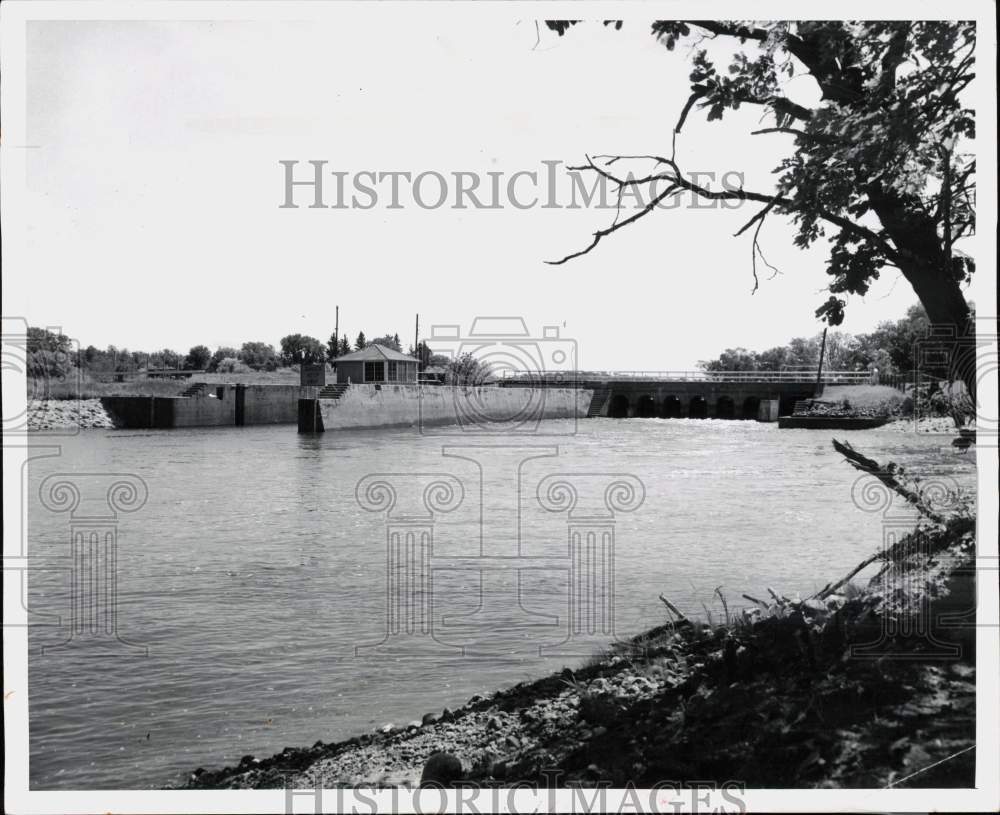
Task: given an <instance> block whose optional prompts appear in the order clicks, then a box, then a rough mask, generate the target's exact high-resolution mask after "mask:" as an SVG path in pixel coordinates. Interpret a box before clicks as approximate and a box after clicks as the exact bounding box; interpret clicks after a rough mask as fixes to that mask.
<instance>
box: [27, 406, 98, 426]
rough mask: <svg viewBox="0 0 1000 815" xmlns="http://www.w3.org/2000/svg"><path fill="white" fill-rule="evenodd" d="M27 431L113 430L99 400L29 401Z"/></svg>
mask: <svg viewBox="0 0 1000 815" xmlns="http://www.w3.org/2000/svg"><path fill="white" fill-rule="evenodd" d="M27 418H28V430H55V429H64V428H67V429H68V428H75V429H79V430H90V429H104V430H110V429H114V427H115V426H116V425H115V422H114V419H112V418H111V414H109V413H108V412H107V410H105V409H104V405H103V404H101V400H100V399H29V400H28V409H27Z"/></svg>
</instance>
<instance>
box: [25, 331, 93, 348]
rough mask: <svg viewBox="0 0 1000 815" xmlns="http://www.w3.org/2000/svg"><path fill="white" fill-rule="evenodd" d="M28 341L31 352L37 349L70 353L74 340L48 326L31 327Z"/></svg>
mask: <svg viewBox="0 0 1000 815" xmlns="http://www.w3.org/2000/svg"><path fill="white" fill-rule="evenodd" d="M27 341H28V347H27V351H28V353H29V354H31V353H34V352H35V351H51V352H54V353H61V354H68V353H69V352H70V351H71V348H72V341H71V340H70V338H69V337H67V336H66V335H65V334H56V333H54V332H52V331H49V330H48V329H47V328H35V327H29V328H28V334H27ZM91 347H93V346H91Z"/></svg>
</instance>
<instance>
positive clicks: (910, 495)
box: [833, 439, 944, 524]
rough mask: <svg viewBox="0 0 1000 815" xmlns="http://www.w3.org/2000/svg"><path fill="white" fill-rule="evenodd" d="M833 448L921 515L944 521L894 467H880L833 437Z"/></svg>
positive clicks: (936, 521) (855, 467) (939, 521)
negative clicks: (905, 482)
mask: <svg viewBox="0 0 1000 815" xmlns="http://www.w3.org/2000/svg"><path fill="white" fill-rule="evenodd" d="M833 449H834V450H836V451H837V452H838V453H840V454H841V455H842V456H843V457H844V458H846V459H847V461H848V462H849V463H850V465H851V466H852V467H854V469H856V470H860V471H861V472H863V473H867V474H868V475H870V476H873V477H874V478H877V479H878V480H879V481H881V482H882V483H883V484H885V485H886V486H887V487H888V488H889V489H891V490H892V491H893V492H895V493H896V494H897V495H900V496H902V497H903V499H904V500H906V501H907V502H908V503H910V504H912V505H913V508H914V509H916V510H917V512H919V513H920V514H921V515H924V516H925V517H927V518H929V519H930V520H932V521H934V523H938V524H940V523H944V518H943V517H941V515H939V514H938V513H937V512H934V510H932V509H931V508H930V507H928V506H927V505H926V504H925V503H924V502H923V501H921V500H920V496H919V495H917V493H915V492H914V491H913V490H911V489H909V488H908V487H905V486H904V485H903V484H901V483H900V482H899V480H898V479H897V478H896V476H895V475H894V473H895V468H894V467H882V466H881V465H880V464H879V463H878V462H877V461H875V460H874V459H870V458H868V457H867V456H863V455H861V453H859V452H858V451H857V450H855V449H854V448H853V447H851V445H850V444H848V443H847V442H846V441H845V442H839V441H837V440H836V439H833Z"/></svg>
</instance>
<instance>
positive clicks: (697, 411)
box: [688, 396, 708, 419]
mask: <svg viewBox="0 0 1000 815" xmlns="http://www.w3.org/2000/svg"><path fill="white" fill-rule="evenodd" d="M688 417H689V418H691V419H707V418H708V400H707V399H706V398H705V397H704V396H692V397H691V401H690V402H688Z"/></svg>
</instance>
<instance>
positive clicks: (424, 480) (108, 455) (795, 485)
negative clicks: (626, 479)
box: [28, 419, 975, 789]
mask: <svg viewBox="0 0 1000 815" xmlns="http://www.w3.org/2000/svg"><path fill="white" fill-rule="evenodd" d="M563 429H565V428H563ZM850 438H851V441H852V443H853V444H854V446H855V447H856V448H858V449H859V450H862V451H864V452H865V453H866V454H868V455H870V456H872V457H873V458H876V459H879V460H883V459H884V460H889V459H892V460H895V461H897V462H899V463H900V464H903V465H905V466H907V467H908V468H909V469H910V470H911V471H912V472H914V473H916V474H921V475H923V476H924V477H929V476H934V475H950V476H952V477H955V478H957V479H958V480H960V481H961V482H962V483H964V484H967V485H972V484H973V483H974V470H975V459H974V453H970V454H967V455H964V456H963V455H957V454H955V452H954V451H953V449H952V448H951V447H950V446H949V444H948V442H949V441H950V439H948V438H944V439H942V438H940V437H917V436H912V435H907V434H900V433H893V432H888V431H879V430H873V431H864V432H856V433H852V434H851V436H850ZM496 441H497V440H496V439H493V440H490V439H476V438H475V437H458V438H455V439H442V438H440V437H436V438H425V437H421V436H420V435H419V434H416V433H414V432H412V431H405V430H400V431H384V430H383V431H354V432H344V433H327V434H324V435H321V436H299V435H297V434H296V433H295V430H294V428H292V427H287V426H286V427H256V428H245V429H235V428H234V429H214V430H207V429H206V430H200V429H192V430H173V431H163V432H152V433H149V432H146V433H135V432H128V431H88V432H84V433H81V434H80V435H79V436H77V437H72V438H68V439H65V440H61V442H60V443H61V444H62V445H63V450H62V455H61V456H59V457H55V458H48V459H39V460H38V461H36V462H34V463H33V465H32V467H31V468H30V473H29V481H30V488H31V489H30V493H29V515H28V519H29V521H28V522H29V527H28V528H29V540H30V551H31V556H32V558H33V563H36V564H37V565H38V566H39V567H41V569H40V570H39V571H33V572H32V576H31V580H30V586H29V601H30V605H31V607H32V609H33V610H35V611H38V612H53V613H56V614H60V615H62V620H63V621H64V625H63V626H62V627H58V626H50V627H35V628H33V629H32V630H31V635H30V644H31V649H32V650H31V656H30V659H29V671H30V695H31V718H30V726H31V761H30V773H31V785H32V787H33V788H36V789H47V788H74V787H77V788H79V787H87V788H101V787H103V788H120V787H126V788H128V787H133V788H136V787H138V788H142V787H155V786H160V785H163V784H164V783H167V782H169V781H171V780H173V779H175V778H177V777H179V776H180V775H181V774H183V773H185V772H188V771H190V770H193V769H194V768H196V767H198V766H218V765H221V764H223V763H233V762H235V761H238V760H239V758H240V757H241V756H243V755H245V754H248V753H250V754H254V755H257V756H263V755H268V754H270V753H273V752H277V751H280V750H281V749H282V748H283V747H285V746H286V745H305V744H311V743H313V742H314V741H316V740H317V739H322V740H324V741H332V740H336V739H339V738H345V737H347V736H348V735H352V734H355V733H358V732H359V731H363V730H365V729H368V728H371V727H374V726H377V725H381V724H383V723H386V722H395V723H397V724H402V723H405V722H407V721H409V720H411V719H414V718H420V716H421V715H422V714H423V713H425V712H427V711H430V710H440V709H441V708H442V707H445V706H451V707H454V706H456V705H458V704H460V703H461V702H462V701H463V700H464V699H466V698H467V697H469V696H470V695H472V694H473V693H476V692H481V691H486V690H490V689H493V688H495V687H498V686H503V685H510V684H513V683H516V682H519V681H521V680H524V679H528V678H531V677H536V676H539V675H542V674H544V673H546V672H548V671H550V670H553V669H558V668H560V667H561V666H563V665H564V664H570V665H574V664H576V663H578V662H579V661H580V655H581V654H583V653H588V652H589V651H587V650H581V649H580V648H576V649H573V648H568V649H567V648H565V647H563V648H562V649H561V650H560V649H559V648H558V647H557V646H559V644H560V643H561V642H563V641H564V640H566V639H567V637H568V636H569V633H572V630H571V629H572V628H573V626H574V625H575V626H576V631H577V632H578V633H580V634H582V635H583V636H582V639H581V640H580V641H581V642H582V643H583V644H584V646H585V647H586V648H587V649H590V648H592V647H594V646H593V643H594V642H595V641H599V640H601V631H602V630H609V628H608V627H609V626H612V627H613V633H614V635H615V636H627V635H630V634H633V633H636V632H637V631H640V630H642V629H643V628H645V627H648V626H651V625H655V624H658V623H660V622H662V621H663V613H662V606H661V604H660V602H659V600H658V599H657V595H658V594H659V593H660V592H663V593H664V594H665V595H666V596H668V597H669V598H670V599H671V600H672V601H673V602H674V603H675V604H676V605H678V606H680V607H681V608H682V609H685V610H688V611H689V612H690V613H692V614H695V613H697V612H699V611H701V609H702V603H705V604H707V605H711V604H712V602H713V599H712V593H713V591H714V589H715V587H716V586H722V587H723V591H724V592H725V593H726V595H727V597H729V598H730V603H731V606H732V605H734V604H735V603H736V600H735V598H739V597H740V595H741V593H742V592H748V593H750V594H759V593H761V592H762V591H765V590H766V587H767V586H773V587H775V588H779V587H780V589H781V590H782V591H784V592H786V593H794V592H796V591H800V592H803V593H805V592H810V591H814V590H816V589H819V588H821V587H822V586H823V585H824V584H825V583H826V582H828V581H829V580H830V579H832V578H835V577H839V576H841V575H842V574H844V573H846V572H847V571H848V570H849V569H850V568H851V567H852V566H853V565H855V564H856V563H857V562H858V561H859V560H861V559H862V558H864V557H865V556H867V555H868V554H869V553H871V552H872V551H873V550H874V549H875V548H876V547H877V546H878V545H879V543H880V541H881V526H880V518H879V516H878V515H877V514H874V513H870V512H869V513H866V512H862V511H861V510H859V509H858V508H857V507H856V506H855V505H854V504H853V503H852V500H851V487H852V484H853V483H854V482H855V481H856V479H857V473H856V472H855V471H853V470H852V469H851V468H850V467H849V466H848V465H847V464H845V463H844V462H843V461H842V460H841V458H840V456H838V455H837V454H836V453H834V452H833V450H832V448H831V446H830V441H829V436H828V434H826V433H823V432H820V431H778V430H777V428H776V427H775V426H773V425H762V424H757V423H754V422H723V421H692V420H657V419H634V420H624V421H618V420H604V419H595V420H588V421H586V422H581V423H580V425H579V432H578V433H577V434H576V435H575V436H570V437H566V436H562V437H558V438H555V439H554V440H553V439H552V438H549V437H546V438H543V437H538V438H531V437H527V438H522V439H519V440H517V443H518V444H519V445H521V446H529V447H535V448H540V449H533V450H531V449H527V450H524V451H522V453H523V455H521V456H520V458H519V457H518V456H517V455H515V454H513V453H512V452H511V451H510V450H509V449H507V450H503V451H497V450H493V451H489V450H486V451H484V450H482V449H480V450H478V451H470V450H469V449H465V450H456V449H450V450H446V451H442V445H444V444H447V445H469V444H480V445H482V444H494V443H496ZM507 443H508V444H509V443H512V442H511V440H507ZM443 453H446V454H443ZM54 473H69V474H82V473H97V474H102V473H121V474H129V475H131V476H135V477H138V478H139V479H141V480H142V481H143V482H145V484H146V485H147V486H148V490H149V497H148V500H147V502H146V503H145V505H144V506H142V507H141V508H140V509H138V510H137V511H135V512H133V513H131V514H128V513H121V514H119V516H118V518H117V532H118V535H119V547H118V564H117V575H118V578H117V592H118V594H117V600H118V601H117V611H118V620H117V625H118V632H119V634H120V636H121V637H122V638H123V639H126V640H129V641H131V642H134V643H139V644H141V645H142V646H144V647H145V648H146V649H148V656H141V655H136V654H135V653H133V652H127V653H120V652H118V653H113V654H111V655H105V656H103V657H100V656H98V657H94V656H91V655H88V654H87V652H86V649H84V652H83V653H80V652H77V651H74V650H55V651H52V652H49V651H48V650H47V651H46V653H44V654H42V653H40V651H41V649H42V648H43V647H46V646H53V645H56V644H58V643H59V642H61V641H64V640H65V639H66V638H67V635H68V630H67V624H68V621H69V620H70V619H71V615H70V602H71V595H70V582H71V581H70V577H71V575H72V574H73V573H74V572H73V566H74V564H73V562H72V561H71V559H70V557H69V553H70V543H69V541H70V520H71V518H70V515H69V514H68V513H67V512H54V511H52V510H51V509H50V508H46V507H45V506H43V505H42V504H41V503H40V501H39V497H38V496H39V488H40V486H41V485H42V483H43V481H44V479H45V478H46V477H47V476H49V475H51V474H54ZM372 474H396V475H394V476H387V477H385V478H380V479H375V480H376V481H386V480H388V481H389V482H390V483H391V484H393V485H394V486H393V490H394V493H393V501H394V502H393V503H392V505H391V507H388V508H387V507H386V506H384V505H379V504H378V503H377V502H378V500H379V499H378V496H377V495H376V496H375V497H374V498H372V497H371V494H369V493H366V494H365V495H360V498H361V504H360V505H359V495H358V494H356V488H357V486H358V484H359V482H360V481H361V480H362V479H363V478H365V477H366V476H371V475H372ZM400 474H402V475H400ZM553 474H563V475H565V476H567V478H568V480H569V481H570V482H572V483H573V484H574V485H575V486H574V488H573V490H575V492H573V491H571V492H573V498H572V501H571V502H570V504H565V503H563V504H560V503H559V502H560V501H565V500H567V499H566V494H564V493H562V492H559V491H558V490H555V489H548V488H544V489H543V490H542V491H541V492H540V491H539V485H540V484H541V483H542V481H543V479H545V478H546V477H547V476H552V475H553ZM622 476H632V477H633V478H634V480H635V481H636V482H638V483H640V484H641V488H642V489H644V501H642V503H641V506H637V507H636V506H633V507H631V508H630V509H631V511H626V508H623V507H621V506H617V505H614V500H618V499H612V506H611V508H610V509H609V505H608V504H607V503H606V502H605V494H604V492H603V489H604V487H603V486H602V485H604V484H606V483H607V482H608V480H609V479H610V480H615V479H619V480H620V477H622ZM555 480H556V481H558V480H560V479H555ZM562 480H563V481H565V480H566V479H562ZM551 481H552V479H550V482H546V483H549V484H550V483H551ZM439 482H448V483H454V482H457V483H458V484H460V488H459V491H458V493H460V495H459V494H456V495H451V496H450V497H449V496H448V495H445V494H440V495H431V498H430V499H427V500H429V501H430V503H431V504H434V502H435V501H437V502H439V503H438V504H434V506H433V507H432V509H433V510H434V513H433V515H430V514H429V512H430V511H429V509H428V503H427V502H426V501H425V498H426V496H427V495H428V494H427V493H426V492H425V489H426V487H427V484H429V483H439ZM626 492H627V490H626ZM366 495H367V496H368V497H366ZM633 497H634V496H633ZM98 498H100V496H98ZM456 498H460V499H461V500H459V501H458V502H457V504H456V505H455V506H452V507H451V508H450V509H442V507H441V505H440V502H442V501H443V502H444V503H446V504H447V503H448V501H451V502H452V503H455V500H456ZM540 499H541V503H540ZM366 501H367V502H368V505H365V503H366ZM372 501H375V504H374V505H372V504H371V502H372ZM546 502H548V505H547V506H546V505H545V504H546ZM573 502H575V503H573ZM373 506H374V508H373ZM387 512H388V515H387ZM612 512H613V518H612V519H611V520H612V521H613V527H614V548H613V553H614V557H613V564H608V563H605V564H604V565H605V566H608V567H609V568H608V569H605V570H604V571H601V569H600V568H598V563H599V561H598V558H599V553H600V552H602V551H604V552H605V553H607V552H609V551H610V550H609V549H607V548H606V549H604V550H601V548H600V545H599V544H598V545H597V547H596V548H591V549H587V548H586V547H584V549H581V550H579V552H581V553H582V554H580V556H579V557H578V558H577V559H575V560H574V558H573V557H572V556H571V553H572V552H573V551H574V550H573V547H572V545H571V540H572V537H571V536H572V531H573V529H580V528H583V526H586V525H587V524H590V526H587V527H586V528H588V529H594V528H597V527H600V524H601V523H603V524H604V527H601V528H605V529H606V528H607V526H608V525H609V523H611V521H609V517H608V516H609V514H611V513H612ZM598 515H600V516H601V517H602V518H603V520H600V519H598V520H595V518H596V516H598ZM428 517H432V519H433V529H432V531H431V534H432V537H433V541H432V544H431V545H430V546H429V547H428V548H427V549H426V558H427V560H426V562H420V561H419V558H420V556H421V552H422V551H424V550H421V548H420V547H419V546H417V545H406V544H405V541H406V540H407V538H406V530H407V529H410V530H419V529H424V530H426V528H427V526H428V520H427V519H428ZM599 521H600V522H599ZM387 524H389V525H390V527H391V528H389V527H387ZM595 524H596V526H595ZM581 525H583V526H581ZM393 530H395V531H397V532H399V531H401V530H402V531H403V533H404V534H403V538H402V540H403V541H404V543H403V544H402V545H401V546H400V547H395V545H391V546H387V531H388V532H392V531H393ZM602 534H603V533H602ZM411 540H416V538H411ZM595 540H598V541H600V540H602V539H601V538H600V537H597V538H595ZM604 540H607V539H604ZM387 553H388V554H392V553H395V556H396V557H397V561H396V566H397V568H396V569H395V570H393V571H392V572H391V573H392V574H394V575H396V576H397V578H398V579H399V580H400V581H403V582H401V583H399V584H396V585H395V588H396V589H398V591H396V592H395V593H390V594H389V595H388V596H387V591H386V585H387V574H386V573H387V569H386V560H387ZM483 558H485V560H484V559H483ZM483 564H486V565H487V566H488V568H485V569H481V568H480V567H481V566H482V565H483ZM431 566H432V567H433V568H432V569H431ZM514 567H519V568H514ZM574 569H575V570H576V571H573V570H574ZM587 569H590V571H586V570H587ZM612 569H613V573H614V589H615V593H614V597H613V602H612V598H611V597H607V598H603V597H601V596H599V595H600V587H599V585H598V583H599V582H600V581H599V579H598V578H599V577H600V576H601V575H602V574H610V573H611V570H612ZM574 575H575V576H576V577H575V578H574ZM581 575H593V576H594V580H593V581H592V585H591V583H588V581H587V580H584V579H582V578H581V577H580V576H581ZM78 576H79V572H78ZM98 578H100V575H99V574H97V575H89V576H88V579H94V580H97V579H98ZM407 580H409V581H411V582H410V583H406V582H405V581H407ZM430 580H433V588H432V591H431V585H430V582H429V581H430ZM574 580H575V582H574ZM421 581H423V582H421ZM94 585H99V583H95V584H94ZM587 586H589V588H586V587H587ZM574 587H575V588H574ZM422 589H426V590H422ZM572 591H585V592H586V591H589V592H591V595H590V596H591V598H592V600H593V598H597V599H596V600H594V602H593V603H592V604H591V606H587V604H586V603H587V600H586V597H584V598H583V601H582V602H583V605H582V606H581V605H580V603H579V602H578V603H577V604H576V605H575V606H573V605H572V604H571V600H572V599H573V598H574V597H575V596H576V595H574V594H573V593H572ZM594 592H596V594H594ZM392 597H397V598H401V599H399V600H398V601H396V602H397V604H396V605H393V604H392V603H393V602H394V601H392ZM431 597H432V602H430V598H431ZM425 599H426V600H427V602H426V604H425V605H421V604H422V603H424V601H425ZM576 599H577V600H579V599H580V598H579V597H577V598H576ZM605 599H606V600H607V602H606V603H604V605H603V606H602V603H603V601H604V600H605ZM408 604H412V605H408ZM605 607H606V608H605ZM572 608H575V609H576V611H574V613H573V614H571V613H570V612H571V609H572ZM581 608H583V609H584V610H585V611H586V609H588V608H591V609H597V610H595V611H592V612H587V613H592V614H593V616H591V617H587V616H582V615H581V612H580V609H581ZM601 608H605V610H604V611H601V610H600V609H601ZM574 614H575V615H576V616H575V617H574ZM387 619H388V623H387ZM393 620H395V621H396V622H395V623H393ZM574 621H575V622H574ZM393 625H395V626H396V628H395V633H396V634H399V635H402V640H400V638H399V637H397V638H396V639H395V640H393V639H392V638H389V640H388V642H389V644H391V643H392V642H400V641H403V642H407V643H411V644H412V643H423V644H424V645H427V646H429V648H428V649H427V652H426V654H424V655H423V657H413V656H409V655H407V654H406V653H402V654H400V653H398V652H394V651H393V649H392V648H385V647H383V648H381V649H374V650H373V649H371V648H366V646H371V645H375V644H378V643H380V642H382V641H385V640H386V634H387V626H389V628H390V629H392V626H393ZM408 626H409V627H408ZM427 631H430V632H431V633H430V635H427V636H421V634H425V633H426V632H427ZM590 631H594V632H595V633H594V634H593V635H591V634H590ZM390 633H393V632H392V630H390ZM359 646H360V656H359V651H358V649H359ZM540 649H541V651H542V652H543V653H545V654H546V656H540ZM403 650H404V651H406V649H403ZM373 655H374V656H373Z"/></svg>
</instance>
